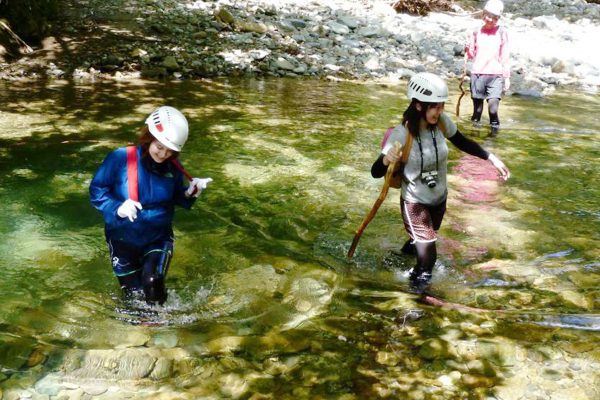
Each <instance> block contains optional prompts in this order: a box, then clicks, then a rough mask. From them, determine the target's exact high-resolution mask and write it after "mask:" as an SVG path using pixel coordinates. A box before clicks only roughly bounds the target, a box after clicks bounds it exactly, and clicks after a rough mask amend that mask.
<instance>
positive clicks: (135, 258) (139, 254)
mask: <svg viewBox="0 0 600 400" xmlns="http://www.w3.org/2000/svg"><path fill="white" fill-rule="evenodd" d="M107 244H108V251H109V253H110V261H111V264H112V268H113V273H114V274H115V276H117V277H119V276H127V275H132V274H135V273H137V272H139V273H141V272H142V269H143V268H144V261H145V259H146V258H147V256H148V255H149V254H154V253H163V252H164V251H165V249H167V251H171V252H172V251H173V238H169V239H166V240H160V241H156V242H153V243H150V244H148V245H146V246H134V245H132V244H129V243H126V242H122V241H120V240H112V239H109V240H107Z"/></svg>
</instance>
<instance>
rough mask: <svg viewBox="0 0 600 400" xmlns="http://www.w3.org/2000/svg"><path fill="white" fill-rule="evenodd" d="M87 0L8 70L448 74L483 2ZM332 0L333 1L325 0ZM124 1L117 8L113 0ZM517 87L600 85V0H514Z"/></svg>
mask: <svg viewBox="0 0 600 400" xmlns="http://www.w3.org/2000/svg"><path fill="white" fill-rule="evenodd" d="M116 3H117V2H112V1H107V2H103V4H102V5H99V4H96V3H94V2H91V4H92V5H90V4H88V3H85V4H86V5H85V6H83V5H82V7H81V8H80V9H76V10H74V11H73V12H72V15H71V21H72V22H73V24H72V26H71V27H69V28H65V32H64V36H62V37H60V38H48V39H47V40H45V41H44V43H43V44H42V45H41V46H40V48H39V49H37V50H36V51H35V52H34V53H32V54H29V55H27V56H25V57H22V58H21V59H19V60H17V61H16V62H12V63H4V64H1V65H0V78H3V79H8V80H21V79H31V78H34V79H35V78H39V77H44V78H45V77H50V78H53V79H75V80H79V81H89V80H97V79H118V80H123V79H132V78H138V77H144V78H150V79H196V78H205V77H216V76H239V75H247V76H297V77H305V76H307V77H315V78H329V79H352V80H360V81H365V80H366V81H385V82H394V81H398V80H400V79H404V78H407V77H408V76H410V75H411V74H412V73H414V72H419V71H425V70H426V71H431V72H436V73H439V74H441V75H443V76H445V77H447V78H454V77H456V76H459V75H460V74H461V72H462V69H463V47H464V43H465V40H466V37H467V35H468V33H469V32H470V31H472V30H473V29H474V28H475V27H477V26H479V24H480V23H481V21H480V20H479V15H478V14H477V11H478V10H480V9H481V7H482V5H483V2H478V1H470V2H461V3H460V4H461V5H458V4H457V5H455V9H454V10H453V11H452V12H445V13H438V12H433V13H430V14H429V15H428V16H424V17H421V16H411V15H407V14H397V13H396V12H395V11H394V10H393V8H392V7H391V2H389V1H381V0H362V1H349V0H332V1H329V2H316V1H309V0H296V1H293V2H292V1H289V0H277V1H275V0H250V1H245V2H243V3H242V2H238V1H234V0H216V1H204V0H195V1H194V0H189V1H186V0H134V1H131V2H128V6H127V7H126V8H123V7H122V6H119V4H116ZM325 4H327V5H325ZM117 7H119V8H117ZM501 23H502V24H503V25H504V26H505V27H507V28H508V30H509V33H510V46H511V49H512V64H513V67H512V70H513V77H512V93H513V94H522V95H531V96H544V95H546V94H549V93H552V91H553V90H555V89H556V88H557V87H561V86H563V87H564V86H569V87H577V88H582V89H584V90H586V91H591V92H595V91H597V89H598V87H599V86H600V54H599V53H597V52H595V51H593V50H592V49H593V48H594V45H593V41H594V40H595V38H597V37H600V5H598V4H588V3H586V2H585V1H583V0H545V1H539V2H533V3H532V2H529V3H526V4H525V5H524V4H523V2H517V1H507V2H506V10H505V15H504V16H503V18H502V19H501Z"/></svg>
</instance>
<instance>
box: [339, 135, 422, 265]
mask: <svg viewBox="0 0 600 400" xmlns="http://www.w3.org/2000/svg"><path fill="white" fill-rule="evenodd" d="M409 135H410V134H409ZM401 148H402V145H401V144H400V143H398V142H396V143H394V151H396V152H398V151H399V150H400V149H401ZM401 162H402V161H401V160H398V161H397V162H395V163H391V164H390V165H388V169H387V172H386V173H385V179H384V181H383V187H382V188H381V193H379V197H377V200H375V204H373V207H372V208H371V211H369V214H367V216H366V217H365V219H364V220H363V222H362V224H360V226H359V227H358V229H357V230H356V234H355V235H354V239H352V245H351V246H350V250H348V258H352V256H353V255H354V251H355V250H356V246H357V245H358V241H359V240H360V237H361V236H362V234H363V232H364V230H365V228H366V227H367V225H369V222H371V220H372V219H373V218H374V217H375V214H377V210H379V207H380V206H381V204H382V203H383V201H384V200H385V198H386V196H387V193H388V190H389V189H390V181H391V180H392V175H394V172H396V165H397V164H400V163H401Z"/></svg>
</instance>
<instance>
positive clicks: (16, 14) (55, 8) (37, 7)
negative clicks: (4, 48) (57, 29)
mask: <svg viewBox="0 0 600 400" xmlns="http://www.w3.org/2000/svg"><path fill="white" fill-rule="evenodd" d="M63 2H64V0H0V18H1V19H5V20H6V21H7V22H8V24H9V25H10V26H11V28H12V30H13V31H15V32H16V33H17V34H18V35H19V36H20V37H21V38H23V39H24V40H25V41H39V40H40V39H42V38H43V37H44V36H46V35H47V34H48V33H50V32H51V31H52V29H53V27H54V25H55V24H56V21H57V20H58V18H59V17H60V12H61V8H62V3H63Z"/></svg>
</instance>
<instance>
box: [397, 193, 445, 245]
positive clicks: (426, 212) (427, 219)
mask: <svg viewBox="0 0 600 400" xmlns="http://www.w3.org/2000/svg"><path fill="white" fill-rule="evenodd" d="M400 207H401V208H402V219H403V220H404V229H406V232H407V233H408V235H409V236H410V238H411V239H412V243H415V242H421V243H427V242H435V241H436V240H437V233H436V232H437V231H438V230H439V229H440V226H441V225H442V219H444V214H445V213H446V200H444V201H443V202H442V203H441V204H438V205H436V206H428V205H426V204H420V203H408V202H406V201H404V199H401V200H400Z"/></svg>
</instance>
